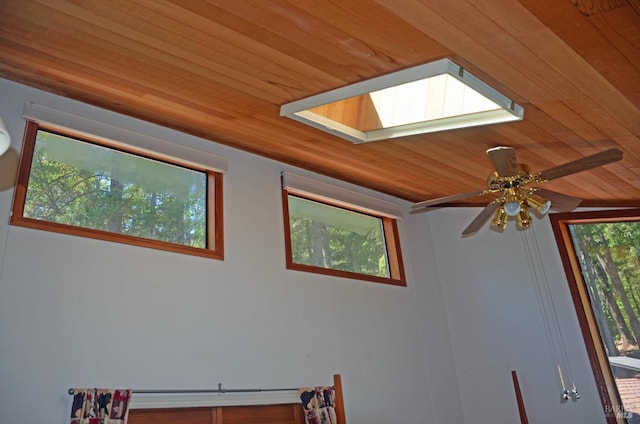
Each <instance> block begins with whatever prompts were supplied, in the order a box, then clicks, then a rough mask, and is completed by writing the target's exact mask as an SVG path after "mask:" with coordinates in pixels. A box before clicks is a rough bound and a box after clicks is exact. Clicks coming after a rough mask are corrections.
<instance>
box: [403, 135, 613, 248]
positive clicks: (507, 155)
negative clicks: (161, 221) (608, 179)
mask: <svg viewBox="0 0 640 424" xmlns="http://www.w3.org/2000/svg"><path fill="white" fill-rule="evenodd" d="M487 155H488V156H489V159H490V160H491V162H493V166H494V168H495V171H494V172H492V173H491V174H490V175H489V177H488V178H487V185H488V187H487V188H486V189H484V190H477V191H472V192H469V193H461V194H454V195H451V196H445V197H440V198H437V199H431V200H425V201H423V202H418V203H415V204H413V205H412V206H411V209H413V210H412V213H415V212H422V210H424V209H425V208H427V207H430V206H436V205H441V204H443V203H447V202H452V201H455V200H460V199H465V198H469V197H476V196H483V195H485V194H499V196H498V197H497V198H495V199H494V200H492V201H491V202H490V203H489V204H488V205H487V206H486V207H485V208H484V209H483V210H482V211H481V212H480V214H478V215H477V216H476V217H475V219H474V220H473V221H471V223H470V224H469V226H467V228H465V229H464V231H463V232H462V235H463V236H469V235H472V234H474V233H476V232H477V231H478V230H479V229H480V228H481V227H482V226H483V225H484V224H485V223H486V222H487V221H488V220H489V218H491V216H493V219H492V221H491V228H492V229H494V230H497V231H502V230H504V229H505V228H506V226H507V221H508V220H509V219H510V218H511V219H515V221H516V225H517V228H518V229H521V230H525V229H527V228H529V227H530V226H531V215H530V213H529V208H531V210H533V211H534V212H535V213H536V214H537V215H538V216H544V215H545V214H546V213H547V212H548V211H549V209H551V208H552V209H554V210H557V211H560V212H569V211H572V210H574V209H575V208H577V207H578V205H579V204H580V202H582V199H578V198H575V197H571V196H567V195H565V194H561V193H557V192H555V191H551V190H546V189H543V188H540V187H535V186H534V187H532V186H530V184H541V183H545V182H547V181H549V180H553V179H556V178H560V177H565V176H567V175H570V174H575V173H577V172H581V171H586V170H587V169H591V168H596V167H598V166H602V165H606V164H608V163H612V162H616V161H619V160H620V159H622V151H621V150H619V149H616V148H613V149H608V150H605V151H602V152H599V153H595V154H593V155H589V156H585V157H583V158H581V159H577V160H574V161H571V162H567V163H564V164H562V165H558V166H554V167H552V168H549V169H546V170H544V171H540V172H536V173H531V172H530V171H529V169H528V167H527V166H526V165H524V164H521V163H518V162H517V160H516V151H515V149H514V148H513V147H505V146H497V147H492V148H491V149H488V150H487ZM421 209H422V210H421Z"/></svg>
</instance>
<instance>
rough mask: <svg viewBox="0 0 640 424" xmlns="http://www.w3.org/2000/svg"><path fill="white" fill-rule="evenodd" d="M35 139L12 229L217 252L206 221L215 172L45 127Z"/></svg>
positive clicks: (17, 202)
mask: <svg viewBox="0 0 640 424" xmlns="http://www.w3.org/2000/svg"><path fill="white" fill-rule="evenodd" d="M31 133H32V134H33V137H32V140H29V142H30V145H29V146H28V147H29V148H28V149H25V152H26V151H29V152H31V154H30V158H28V161H29V163H28V164H27V163H24V164H22V165H21V174H23V175H22V176H21V179H20V181H23V182H24V187H23V188H24V192H22V191H20V190H17V192H16V196H17V198H16V200H17V201H16V202H15V203H16V204H19V208H21V210H19V212H20V213H18V214H17V215H18V218H17V220H16V222H13V223H15V224H18V225H25V226H36V227H38V228H42V229H51V230H54V231H61V232H74V233H75V234H78V231H80V235H87V236H92V237H96V238H105V237H103V236H100V234H103V233H110V234H112V235H113V236H116V237H120V236H124V237H125V238H124V239H118V241H124V242H127V243H131V244H143V243H138V242H135V241H134V239H133V238H136V239H139V238H142V239H148V240H153V241H159V242H163V243H168V244H172V245H178V246H182V247H187V248H195V249H205V250H214V249H215V237H214V238H213V240H210V237H209V235H210V231H209V228H210V226H211V225H213V224H214V221H215V219H211V221H212V222H208V219H207V218H208V212H207V211H208V208H209V207H211V206H213V199H209V188H208V186H209V184H211V183H214V180H215V178H216V174H215V173H213V172H207V171H204V170H195V169H190V168H186V167H184V166H179V165H177V164H173V163H167V162H165V161H160V160H156V159H152V158H149V157H144V156H141V155H138V154H134V153H131V152H126V151H121V150H117V149H115V148H112V147H109V146H105V145H100V144H96V143H92V142H87V141H84V140H80V139H78V138H76V137H72V136H68V135H65V134H60V133H57V132H53V131H48V130H45V129H42V128H35V129H32V131H31ZM29 138H30V137H28V139H29ZM31 143H32V144H31ZM23 160H25V159H23ZM27 165H28V166H27ZM23 168H24V169H23ZM217 178H221V176H219V175H218V176H217ZM20 181H19V182H20ZM212 192H213V191H212ZM21 194H23V195H24V198H22V196H21ZM14 215H15V214H14ZM34 221H39V223H38V224H35V223H34ZM49 223H50V224H53V225H54V226H48V224H49ZM66 226H70V227H75V229H74V230H69V231H67V230H64V228H65V227H66ZM82 229H86V230H90V231H91V232H89V233H87V232H82ZM107 238H108V237H107ZM218 247H220V246H218ZM161 248H162V247H161ZM169 250H172V249H169Z"/></svg>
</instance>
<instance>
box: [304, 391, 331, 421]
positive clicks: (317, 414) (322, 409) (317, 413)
mask: <svg viewBox="0 0 640 424" xmlns="http://www.w3.org/2000/svg"><path fill="white" fill-rule="evenodd" d="M298 394H299V395H300V400H301V401H302V406H303V408H304V420H305V423H306V424H336V423H337V419H336V410H335V398H336V396H335V388H334V387H305V388H301V389H299V390H298Z"/></svg>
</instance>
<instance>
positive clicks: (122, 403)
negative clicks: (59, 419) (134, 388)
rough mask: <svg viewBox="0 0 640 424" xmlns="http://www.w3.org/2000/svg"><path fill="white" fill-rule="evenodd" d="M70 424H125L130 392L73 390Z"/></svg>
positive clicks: (127, 415)
mask: <svg viewBox="0 0 640 424" xmlns="http://www.w3.org/2000/svg"><path fill="white" fill-rule="evenodd" d="M73 393H74V394H73V404H72V406H71V421H70V424H126V423H127V418H128V417H129V400H130V399H131V390H113V389H74V391H73Z"/></svg>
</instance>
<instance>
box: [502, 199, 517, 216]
mask: <svg viewBox="0 0 640 424" xmlns="http://www.w3.org/2000/svg"><path fill="white" fill-rule="evenodd" d="M520 210H521V208H520V203H518V202H514V201H509V202H506V203H505V204H504V211H505V212H506V213H507V215H509V216H516V215H518V214H519V213H520Z"/></svg>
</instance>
